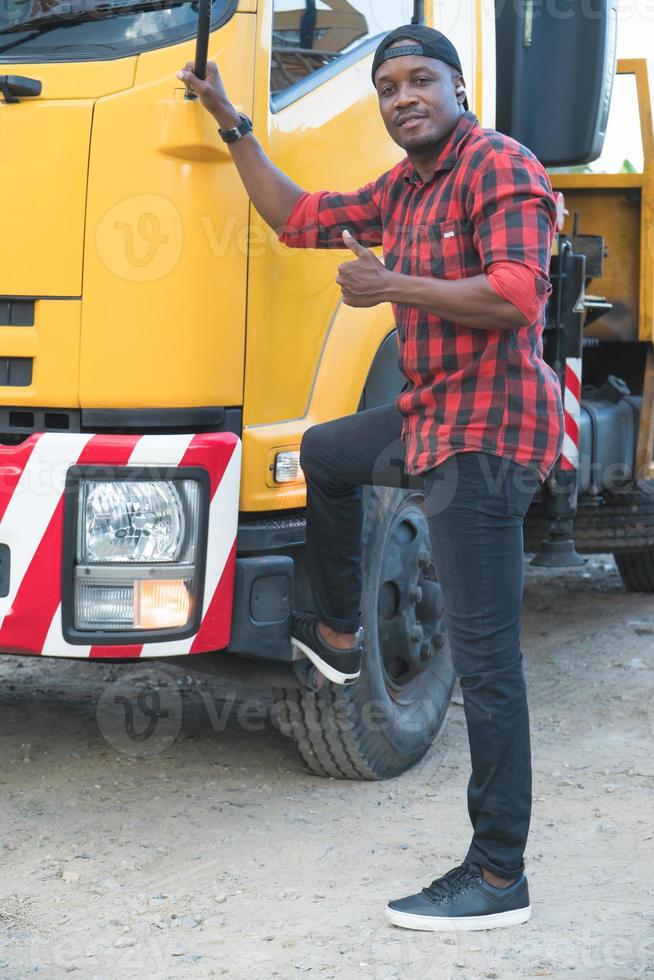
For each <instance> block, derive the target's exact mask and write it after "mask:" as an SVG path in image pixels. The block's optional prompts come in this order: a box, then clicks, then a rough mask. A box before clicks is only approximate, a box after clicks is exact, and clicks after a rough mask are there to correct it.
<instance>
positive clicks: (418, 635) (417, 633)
mask: <svg viewBox="0 0 654 980" xmlns="http://www.w3.org/2000/svg"><path fill="white" fill-rule="evenodd" d="M410 636H411V639H412V640H415V641H416V643H417V642H418V641H419V640H422V626H414V627H413V629H412V630H411V634H410Z"/></svg>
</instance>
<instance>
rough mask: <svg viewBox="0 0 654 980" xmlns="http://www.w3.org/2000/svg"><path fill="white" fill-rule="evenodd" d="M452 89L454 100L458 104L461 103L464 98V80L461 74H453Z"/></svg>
mask: <svg viewBox="0 0 654 980" xmlns="http://www.w3.org/2000/svg"><path fill="white" fill-rule="evenodd" d="M454 91H455V93H456V100H457V102H458V103H459V105H463V103H464V102H465V99H466V95H467V93H466V80H465V78H464V77H463V75H455V76H454Z"/></svg>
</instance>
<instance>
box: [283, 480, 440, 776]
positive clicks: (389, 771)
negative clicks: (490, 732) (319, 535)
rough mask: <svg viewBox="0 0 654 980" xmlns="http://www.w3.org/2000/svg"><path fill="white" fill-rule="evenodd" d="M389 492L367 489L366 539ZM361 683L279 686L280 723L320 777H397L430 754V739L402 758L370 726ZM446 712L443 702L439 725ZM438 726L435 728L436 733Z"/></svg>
mask: <svg viewBox="0 0 654 980" xmlns="http://www.w3.org/2000/svg"><path fill="white" fill-rule="evenodd" d="M389 492H390V491H388V490H385V489H384V488H379V487H366V488H365V498H364V499H365V501H366V507H365V515H366V516H365V525H364V540H367V539H368V534H369V533H370V531H371V529H372V524H373V523H374V522H375V521H376V520H377V519H378V512H379V511H381V512H383V510H384V507H385V506H386V505H385V494H388V493H389ZM393 492H394V491H393ZM364 669H365V655H364ZM359 683H361V682H359ZM453 684H454V675H453V674H452V678H451V685H452V686H453ZM357 687H358V685H352V686H349V687H341V686H339V685H337V684H331V683H326V684H324V685H323V687H321V688H320V690H319V691H318V692H317V693H312V692H309V691H305V690H299V689H293V688H275V689H274V690H273V697H274V699H275V703H276V708H277V712H278V718H279V722H280V724H281V725H283V726H284V727H285V729H286V734H288V735H290V736H291V737H292V738H293V739H294V741H295V743H296V746H297V748H298V751H299V753H300V755H301V757H302V759H303V761H304V764H305V766H306V767H307V768H308V769H309V770H310V771H311V772H312V773H315V774H316V775H318V776H331V777H333V778H334V779H348V780H366V781H374V780H382V779H388V778H392V777H394V776H398V775H399V774H400V773H401V772H404V771H405V770H406V769H407V768H409V767H410V766H411V765H415V763H416V762H418V761H419V759H421V758H422V757H423V756H424V755H425V754H426V752H427V751H428V749H429V747H430V744H431V742H430V741H427V742H426V743H425V745H424V748H423V749H422V751H421V752H420V753H413V754H412V755H411V757H410V758H408V757H407V758H406V759H402V758H399V757H398V755H397V753H396V752H395V750H394V749H393V746H392V745H391V744H390V743H389V742H388V741H387V740H386V738H384V737H383V736H381V737H380V735H379V733H375V732H373V731H370V730H367V728H366V725H365V723H364V720H363V719H362V718H361V716H360V711H359V708H358V705H357ZM447 703H449V692H448V693H447V700H446V704H447ZM446 713H447V708H446V707H445V710H444V712H443V714H442V717H441V718H440V723H439V725H438V730H440V727H441V726H442V724H443V722H444V720H445V715H446ZM438 730H437V731H436V732H434V733H433V737H434V738H435V737H436V734H437V733H438Z"/></svg>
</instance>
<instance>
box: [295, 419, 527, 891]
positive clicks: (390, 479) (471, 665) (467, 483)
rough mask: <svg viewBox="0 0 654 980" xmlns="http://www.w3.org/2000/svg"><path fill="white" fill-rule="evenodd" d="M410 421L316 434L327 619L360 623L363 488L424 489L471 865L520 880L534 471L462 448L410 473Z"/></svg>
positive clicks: (316, 502)
mask: <svg viewBox="0 0 654 980" xmlns="http://www.w3.org/2000/svg"><path fill="white" fill-rule="evenodd" d="M401 427H402V417H401V415H400V413H399V412H398V410H397V409H396V408H395V406H394V405H391V406H385V407H383V408H376V409H372V410H370V411H366V412H360V413H359V414H357V415H351V416H348V417H347V418H343V419H338V420H336V421H335V422H326V423H324V424H323V425H317V426H314V427H313V428H311V429H309V430H308V432H307V433H306V434H305V437H304V440H303V443H302V468H303V470H304V474H305V477H306V480H307V487H308V503H307V551H308V567H309V576H310V580H311V586H312V589H313V592H314V596H315V600H316V608H317V610H318V613H319V615H320V618H321V619H322V621H323V622H325V623H326V624H327V625H328V626H331V627H332V628H334V629H337V630H341V631H343V632H350V631H354V630H355V629H356V628H357V626H358V624H359V604H360V599H361V574H362V573H361V546H362V527H363V505H362V489H361V488H362V485H380V486H391V487H405V488H406V487H411V486H420V487H421V488H424V491H425V504H426V508H427V515H428V521H429V533H430V538H431V542H432V548H433V557H434V564H435V567H436V573H437V575H438V579H439V582H440V584H441V588H442V590H443V597H444V601H445V610H446V612H445V616H446V624H447V628H448V635H449V638H450V648H451V652H452V660H453V663H454V668H455V671H456V673H457V675H458V677H459V678H460V681H461V689H462V691H463V702H464V710H465V717H466V723H467V727H468V739H469V742H470V756H471V761H472V775H471V778H470V782H469V784H468V812H469V814H470V819H471V821H472V826H473V838H472V844H471V846H470V849H469V851H468V860H470V861H475V862H477V863H478V864H481V865H482V866H483V867H485V868H488V869H489V870H490V871H492V872H494V873H495V874H497V875H500V876H502V877H506V878H512V877H515V876H517V875H518V874H519V873H520V871H521V870H522V868H523V867H524V863H523V854H524V850H525V846H526V842H527V834H528V831H529V820H530V816H531V751H530V741H529V715H528V709H527V694H526V688H525V680H524V675H523V670H522V651H521V649H520V619H521V610H522V593H523V586H524V554H523V531H522V527H523V520H524V516H525V514H526V511H527V508H528V507H529V504H530V502H531V499H532V497H533V495H534V493H535V492H536V490H537V489H538V485H539V476H538V473H537V472H536V471H532V470H531V469H527V468H525V467H522V466H518V465H517V464H516V463H514V462H513V461H511V460H509V459H507V458H502V457H500V456H495V455H491V454H488V453H478V452H462V453H457V454H456V455H454V456H451V457H450V458H449V459H447V460H445V462H444V463H442V464H441V465H440V466H437V467H435V468H434V469H433V470H431V471H429V472H428V473H426V474H424V477H423V479H418V478H415V477H413V478H410V477H407V476H406V475H405V473H404V460H405V455H404V446H403V443H402V441H401V437H400V434H401Z"/></svg>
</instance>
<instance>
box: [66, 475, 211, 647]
mask: <svg viewBox="0 0 654 980" xmlns="http://www.w3.org/2000/svg"><path fill="white" fill-rule="evenodd" d="M178 472H179V476H176V475H175V476H171V478H170V479H153V478H151V476H150V474H147V475H144V476H142V477H141V476H140V474H139V475H138V476H137V475H136V474H134V475H133V473H132V472H131V471H125V476H124V477H122V476H120V477H116V478H112V479H98V478H96V477H92V476H91V474H90V473H89V474H88V476H86V475H85V472H84V470H83V469H82V468H79V471H78V472H75V473H73V474H72V476H71V478H70V480H69V482H72V483H73V486H72V487H70V489H71V490H73V491H75V490H76V493H73V494H71V496H72V498H73V501H71V500H70V498H69V499H68V501H67V520H66V540H67V541H68V540H70V539H69V537H68V535H69V534H70V535H71V537H72V540H73V541H74V547H73V548H72V549H71V548H69V549H68V550H69V552H70V551H72V556H71V557H72V590H71V591H72V595H71V596H67V595H66V591H65V590H64V624H65V631H66V627H68V628H67V634H68V635H67V639H68V640H69V641H72V642H86V643H88V642H89V640H90V639H92V640H93V641H95V642H102V643H106V642H110V643H111V642H125V641H129V640H130V637H129V634H130V633H131V634H135V633H139V634H140V636H139V637H138V638H137V637H136V636H134V635H132V637H131V642H140V641H141V639H142V638H145V634H146V633H147V635H148V638H152V639H154V638H157V635H159V636H161V638H162V639H163V638H167V637H168V636H170V635H171V634H172V633H174V634H175V635H182V634H184V635H190V634H191V633H192V632H194V629H193V627H194V622H195V621H196V620H197V619H198V616H199V614H200V613H201V609H200V604H201V589H202V585H203V573H204V557H205V556H204V551H205V547H206V520H207V507H208V477H207V474H206V473H204V471H198V470H194V471H193V472H194V476H193V477H192V478H191V477H188V478H187V477H186V473H183V472H182V471H178ZM186 472H189V471H188V470H187V471H186ZM96 473H97V470H96ZM73 522H74V527H73V526H72V525H73ZM90 632H93V633H95V634H104V635H103V636H96V637H90V636H89V633H90Z"/></svg>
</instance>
